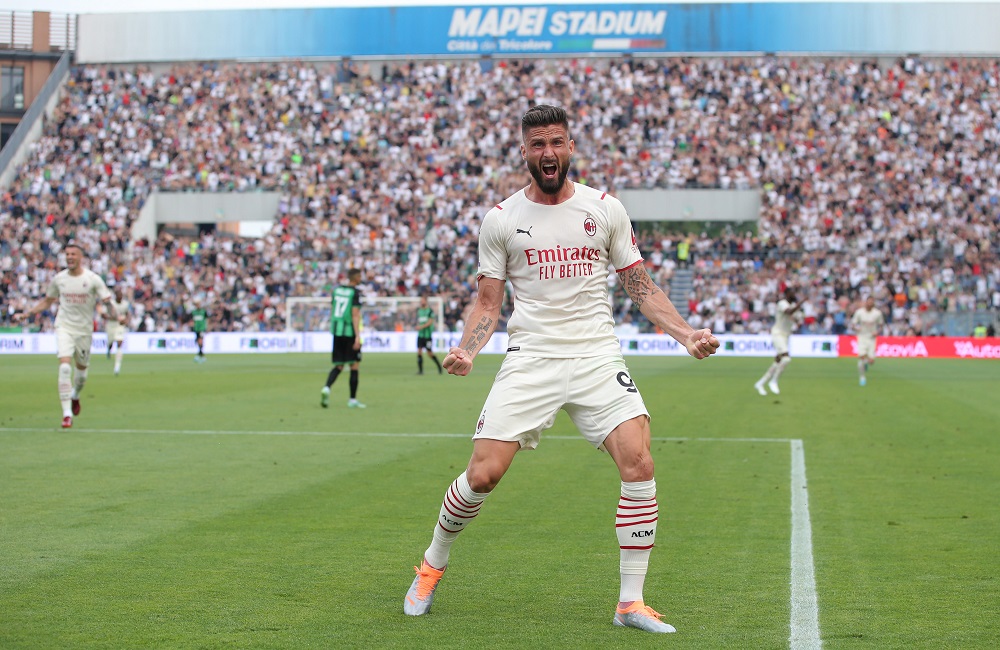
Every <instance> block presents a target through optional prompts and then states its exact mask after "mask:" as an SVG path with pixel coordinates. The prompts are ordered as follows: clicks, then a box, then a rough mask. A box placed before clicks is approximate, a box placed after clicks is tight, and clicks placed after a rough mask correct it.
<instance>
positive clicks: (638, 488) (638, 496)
mask: <svg viewBox="0 0 1000 650" xmlns="http://www.w3.org/2000/svg"><path fill="white" fill-rule="evenodd" d="M658 513H659V508H658V506H657V504H656V480H655V479H654V480H649V481H641V482H637V483H626V482H624V481H622V496H621V498H620V499H619V500H618V512H617V514H616V515H615V532H616V533H617V534H618V547H619V549H621V555H620V566H621V577H622V586H621V591H620V592H619V596H618V601H619V602H622V603H627V602H630V601H634V600H642V587H643V584H644V583H645V582H646V570H647V569H648V568H649V554H650V552H651V551H652V550H653V545H654V544H655V543H656V520H657V518H658Z"/></svg>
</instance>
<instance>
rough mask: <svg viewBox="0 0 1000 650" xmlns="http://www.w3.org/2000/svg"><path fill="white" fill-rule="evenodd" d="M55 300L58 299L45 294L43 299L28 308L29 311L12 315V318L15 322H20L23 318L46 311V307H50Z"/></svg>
mask: <svg viewBox="0 0 1000 650" xmlns="http://www.w3.org/2000/svg"><path fill="white" fill-rule="evenodd" d="M55 301H56V299H55V298H52V297H49V296H45V297H44V298H42V299H41V300H39V301H38V302H36V303H35V304H34V305H32V306H31V307H30V308H29V309H28V311H25V312H20V313H16V314H14V315H13V316H12V317H11V320H13V321H14V322H15V323H19V322H21V321H22V320H26V319H29V318H31V317H32V316H34V315H35V314H40V313H42V312H43V311H45V310H46V309H48V308H49V307H51V306H52V305H53V303H55Z"/></svg>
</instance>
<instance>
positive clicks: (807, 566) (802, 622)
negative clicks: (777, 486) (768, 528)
mask: <svg viewBox="0 0 1000 650" xmlns="http://www.w3.org/2000/svg"><path fill="white" fill-rule="evenodd" d="M791 445H792V585H791V587H792V588H791V592H792V596H791V604H792V616H791V623H790V625H789V628H790V634H789V637H788V647H789V648H792V650H799V649H800V648H801V649H802V650H818V649H819V648H822V647H823V641H822V640H821V639H820V636H819V604H818V601H817V596H816V574H815V571H814V569H813V552H812V524H811V523H810V522H809V491H808V489H807V487H806V454H805V451H804V450H803V448H802V441H801V440H792V441H791Z"/></svg>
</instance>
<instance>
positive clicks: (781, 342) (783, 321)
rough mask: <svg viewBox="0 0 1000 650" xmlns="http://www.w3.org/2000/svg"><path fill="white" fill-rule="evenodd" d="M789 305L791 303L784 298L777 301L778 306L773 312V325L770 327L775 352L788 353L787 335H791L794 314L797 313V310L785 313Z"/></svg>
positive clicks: (793, 325)
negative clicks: (792, 312)
mask: <svg viewBox="0 0 1000 650" xmlns="http://www.w3.org/2000/svg"><path fill="white" fill-rule="evenodd" d="M791 306H792V303H790V302H788V301H787V300H785V299H784V298H782V299H781V300H779V301H778V306H777V309H776V310H775V313H774V325H773V326H772V327H771V344H772V345H773V346H774V353H775V354H788V337H790V336H791V335H792V330H794V329H795V324H796V321H797V318H796V316H797V315H798V312H795V313H794V314H788V313H786V311H787V310H788V309H789V308H791Z"/></svg>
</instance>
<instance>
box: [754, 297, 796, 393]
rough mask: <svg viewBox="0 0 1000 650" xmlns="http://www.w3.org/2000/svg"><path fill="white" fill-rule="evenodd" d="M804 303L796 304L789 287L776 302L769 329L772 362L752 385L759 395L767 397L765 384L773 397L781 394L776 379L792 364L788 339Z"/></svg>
mask: <svg viewBox="0 0 1000 650" xmlns="http://www.w3.org/2000/svg"><path fill="white" fill-rule="evenodd" d="M804 302H805V298H803V299H802V300H799V301H798V302H796V301H795V290H794V289H792V288H791V287H785V293H784V297H783V298H782V299H781V300H779V301H778V306H777V309H776V310H775V313H774V326H773V327H771V343H772V345H773V346H774V362H773V363H772V364H771V365H770V367H768V369H767V372H765V373H764V376H763V377H761V378H760V379H758V380H757V383H756V384H754V385H753V387H754V388H756V389H757V392H758V393H760V394H761V395H767V391H766V390H764V384H765V383H766V384H767V387H768V388H769V389H770V390H771V392H772V393H774V394H775V395H777V394H778V393H780V392H781V390H779V388H778V378H779V377H781V373H783V372H785V368H787V367H788V364H789V363H791V362H792V358H791V357H790V356H789V355H788V337H789V336H791V335H792V330H793V329H795V325H796V323H797V322H798V319H799V313H798V311H799V309H801V307H802V303H804Z"/></svg>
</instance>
